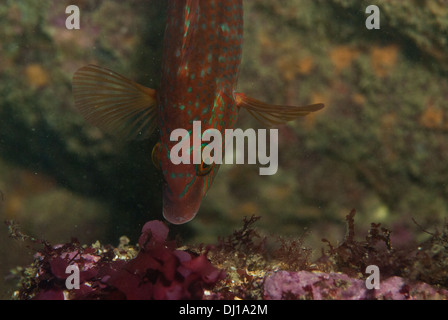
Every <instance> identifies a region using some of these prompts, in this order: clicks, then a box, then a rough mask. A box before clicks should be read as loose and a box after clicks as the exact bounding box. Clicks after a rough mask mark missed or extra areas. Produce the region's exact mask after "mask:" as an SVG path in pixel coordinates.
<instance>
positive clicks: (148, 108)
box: [73, 65, 157, 140]
mask: <svg viewBox="0 0 448 320" xmlns="http://www.w3.org/2000/svg"><path fill="white" fill-rule="evenodd" d="M73 95H74V97H75V106H76V108H77V109H78V110H79V111H80V113H81V115H82V116H83V117H84V118H85V119H86V120H87V121H88V122H89V123H91V124H93V125H95V126H97V127H99V128H100V129H102V130H104V131H106V132H108V133H111V134H113V135H116V136H118V137H120V138H122V139H126V140H131V139H145V138H148V137H149V136H150V135H151V134H152V132H153V131H154V129H155V128H156V126H157V98H156V91H155V90H153V89H149V88H146V87H144V86H142V85H139V84H138V83H135V82H133V81H132V80H129V79H127V78H125V77H123V76H121V75H119V74H118V73H115V72H113V71H111V70H109V69H106V68H102V67H98V66H95V65H88V66H85V67H82V68H80V69H78V71H76V72H75V75H74V77H73Z"/></svg>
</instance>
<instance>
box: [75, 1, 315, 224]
mask: <svg viewBox="0 0 448 320" xmlns="http://www.w3.org/2000/svg"><path fill="white" fill-rule="evenodd" d="M242 40H243V4H242V0H219V1H218V0H207V1H204V0H173V1H169V3H168V14H167V27H166V31H165V38H164V51H163V65H162V78H161V83H160V88H159V89H158V90H157V91H156V90H153V89H149V88H145V87H143V86H141V85H139V84H136V83H134V82H132V81H131V80H128V79H126V78H124V77H123V76H120V75H118V74H116V73H114V72H112V71H110V70H108V69H104V68H100V67H96V66H86V67H83V68H81V69H79V70H78V71H77V72H76V73H75V76H74V81H73V91H74V97H75V105H76V107H77V108H78V109H79V110H80V112H81V114H82V115H83V116H84V117H85V118H86V119H87V120H88V121H89V122H91V123H92V124H94V125H96V126H98V127H100V128H102V129H104V130H106V131H109V132H112V133H115V134H117V135H120V136H122V137H123V136H124V137H126V138H135V137H140V138H145V137H148V136H149V135H150V134H151V133H152V132H153V131H154V129H155V128H156V127H158V128H159V130H160V142H159V143H158V144H157V145H156V146H155V148H154V150H153V160H154V162H155V164H156V166H158V167H160V169H161V170H162V173H163V176H164V182H163V215H164V217H165V219H166V220H168V221H169V222H171V223H174V224H182V223H185V222H188V221H190V220H191V219H193V218H194V217H195V215H196V214H197V212H198V210H199V207H200V204H201V201H202V199H203V197H204V196H205V195H206V193H207V190H208V189H209V188H210V186H211V184H212V182H213V180H214V178H215V177H216V174H217V172H218V170H219V165H218V164H211V165H206V164H205V163H204V162H202V163H201V164H183V163H181V164H174V163H173V161H172V159H171V158H170V152H171V150H172V148H173V147H174V145H175V144H177V143H178V142H177V141H171V139H170V137H171V133H172V132H173V131H174V130H176V129H179V128H183V129H186V130H188V131H189V133H190V135H191V133H192V132H193V129H192V128H193V122H194V121H200V122H201V130H202V132H201V134H202V133H203V132H204V131H206V130H207V129H217V130H219V131H220V132H221V133H224V130H225V129H231V128H233V127H234V125H235V123H236V120H237V117H238V112H239V109H240V108H244V109H246V110H247V111H248V112H250V113H251V114H252V115H254V116H255V117H256V118H257V119H259V120H260V121H262V122H264V123H266V124H268V125H271V124H280V123H284V122H286V121H289V120H293V119H295V118H296V117H298V116H304V115H306V114H308V113H310V112H313V111H317V110H319V109H321V108H322V107H323V105H321V104H316V105H310V106H305V107H296V106H273V105H268V104H265V103H262V102H260V101H258V100H256V99H253V98H249V97H246V96H245V95H244V94H241V93H236V92H235V88H236V83H237V79H238V72H239V66H240V63H241V53H242ZM224 145H225V143H223V146H224ZM202 147H203V146H202ZM191 151H192V153H193V152H200V151H201V150H191ZM222 152H223V154H224V150H223V151H222Z"/></svg>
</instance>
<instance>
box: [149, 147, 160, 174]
mask: <svg viewBox="0 0 448 320" xmlns="http://www.w3.org/2000/svg"><path fill="white" fill-rule="evenodd" d="M161 151H162V144H161V143H160V142H157V143H156V145H155V146H154V148H152V153H151V159H152V163H153V164H154V167H156V168H157V169H158V170H162V166H161V165H160V152H161Z"/></svg>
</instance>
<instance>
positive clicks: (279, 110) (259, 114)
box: [235, 93, 324, 126]
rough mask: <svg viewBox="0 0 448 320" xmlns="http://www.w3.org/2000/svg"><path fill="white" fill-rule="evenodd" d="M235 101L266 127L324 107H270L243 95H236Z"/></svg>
mask: <svg viewBox="0 0 448 320" xmlns="http://www.w3.org/2000/svg"><path fill="white" fill-rule="evenodd" d="M235 100H236V103H237V106H238V107H240V108H244V109H246V110H247V111H248V112H249V113H250V114H251V115H253V116H254V118H255V119H257V120H258V121H260V122H261V123H263V124H265V125H267V126H274V125H278V124H283V123H285V122H288V121H291V120H295V119H296V118H298V117H303V116H306V115H307V114H309V113H311V112H315V111H318V110H321V109H322V108H323V107H324V105H323V104H322V103H318V104H312V105H309V106H303V107H297V106H281V105H271V104H266V103H264V102H261V101H258V100H256V99H254V98H250V97H247V96H246V95H245V94H243V93H236V94H235Z"/></svg>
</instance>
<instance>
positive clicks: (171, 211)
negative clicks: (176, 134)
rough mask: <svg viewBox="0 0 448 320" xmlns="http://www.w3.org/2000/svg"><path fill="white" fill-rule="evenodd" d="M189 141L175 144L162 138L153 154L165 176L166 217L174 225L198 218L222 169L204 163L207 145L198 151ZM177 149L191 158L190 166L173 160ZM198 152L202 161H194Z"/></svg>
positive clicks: (163, 185)
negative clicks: (203, 200)
mask: <svg viewBox="0 0 448 320" xmlns="http://www.w3.org/2000/svg"><path fill="white" fill-rule="evenodd" d="M187 136H189V135H187ZM189 140H190V139H187V138H186V137H184V138H183V139H181V140H179V142H176V141H175V142H173V141H171V140H170V139H169V138H168V139H163V138H162V140H161V142H160V143H159V144H158V145H156V147H155V148H154V150H155V151H153V162H154V163H155V164H156V163H158V164H159V165H160V170H161V172H162V174H163V183H162V194H163V216H164V218H165V219H166V220H167V221H169V222H170V223H172V224H184V223H187V222H189V221H191V220H192V219H193V218H194V217H195V216H196V214H197V213H198V211H199V208H200V206H201V202H202V199H203V198H204V197H205V195H206V194H207V191H208V190H209V188H210V187H211V185H212V183H213V181H214V177H215V176H216V174H217V172H218V170H219V167H220V165H219V164H217V163H209V164H207V163H206V161H204V160H203V159H202V150H203V149H204V147H206V145H207V144H206V143H201V144H199V145H198V146H197V147H195V146H193V145H192V144H191V143H190V142H189ZM191 140H192V139H191ZM173 148H178V149H179V148H181V149H182V148H183V149H182V150H183V151H182V154H183V153H185V154H186V155H187V156H188V158H189V159H190V161H189V163H183V162H182V163H179V159H173V153H172V150H173ZM198 149H199V150H198ZM198 151H199V152H200V153H199V155H198V157H199V161H193V160H194V159H193V156H192V153H193V152H198ZM154 152H155V153H156V155H154Z"/></svg>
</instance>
